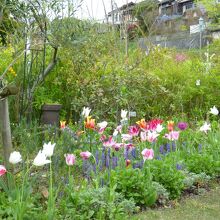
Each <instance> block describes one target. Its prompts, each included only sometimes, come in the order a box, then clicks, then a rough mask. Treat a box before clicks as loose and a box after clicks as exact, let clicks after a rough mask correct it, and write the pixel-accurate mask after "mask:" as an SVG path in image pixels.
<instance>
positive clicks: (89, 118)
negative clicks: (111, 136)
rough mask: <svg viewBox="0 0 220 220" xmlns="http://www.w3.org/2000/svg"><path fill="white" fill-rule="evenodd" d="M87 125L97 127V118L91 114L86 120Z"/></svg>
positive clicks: (87, 126) (92, 127)
mask: <svg viewBox="0 0 220 220" xmlns="http://www.w3.org/2000/svg"><path fill="white" fill-rule="evenodd" d="M85 127H86V128H90V129H95V119H92V117H91V116H88V117H87V118H86V121H85Z"/></svg>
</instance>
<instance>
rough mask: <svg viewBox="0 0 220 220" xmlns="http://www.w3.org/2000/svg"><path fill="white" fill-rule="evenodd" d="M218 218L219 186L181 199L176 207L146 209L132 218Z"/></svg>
mask: <svg viewBox="0 0 220 220" xmlns="http://www.w3.org/2000/svg"><path fill="white" fill-rule="evenodd" d="M143 219H147V220H151V219H152V220H154V219H155V220H172V219H175V220H182V219H183V220H218V219H220V186H219V185H218V186H215V188H214V189H213V190H211V191H210V192H205V193H204V194H203V195H199V196H193V197H190V198H186V199H183V200H182V201H180V202H179V204H178V205H177V206H176V208H163V209H157V210H148V211H146V212H143V213H141V214H138V215H136V216H134V217H133V218H132V220H143Z"/></svg>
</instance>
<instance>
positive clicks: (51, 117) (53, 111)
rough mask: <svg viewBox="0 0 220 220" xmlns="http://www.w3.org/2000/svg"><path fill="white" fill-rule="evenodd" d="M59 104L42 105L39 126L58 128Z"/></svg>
mask: <svg viewBox="0 0 220 220" xmlns="http://www.w3.org/2000/svg"><path fill="white" fill-rule="evenodd" d="M61 108H62V105H60V104H44V105H42V107H41V110H42V114H41V124H44V125H45V124H46V125H53V126H57V127H59V123H60V109H61Z"/></svg>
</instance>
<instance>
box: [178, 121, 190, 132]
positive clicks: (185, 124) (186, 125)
mask: <svg viewBox="0 0 220 220" xmlns="http://www.w3.org/2000/svg"><path fill="white" fill-rule="evenodd" d="M177 126H178V128H179V129H180V130H182V131H184V130H186V129H187V127H188V124H187V123H186V122H179V123H178V125H177Z"/></svg>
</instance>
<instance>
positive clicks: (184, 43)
mask: <svg viewBox="0 0 220 220" xmlns="http://www.w3.org/2000/svg"><path fill="white" fill-rule="evenodd" d="M209 40H210V36H209V33H208V32H207V31H203V32H198V33H194V34H190V33H189V32H188V31H187V32H186V31H185V32H178V33H174V34H167V35H156V36H151V37H148V38H140V39H139V41H138V44H139V47H140V48H142V49H144V50H147V49H148V47H149V43H152V44H154V45H160V46H161V47H168V48H177V49H199V48H202V47H204V46H206V45H207V44H208V42H209Z"/></svg>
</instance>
